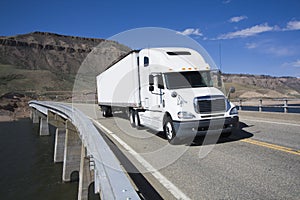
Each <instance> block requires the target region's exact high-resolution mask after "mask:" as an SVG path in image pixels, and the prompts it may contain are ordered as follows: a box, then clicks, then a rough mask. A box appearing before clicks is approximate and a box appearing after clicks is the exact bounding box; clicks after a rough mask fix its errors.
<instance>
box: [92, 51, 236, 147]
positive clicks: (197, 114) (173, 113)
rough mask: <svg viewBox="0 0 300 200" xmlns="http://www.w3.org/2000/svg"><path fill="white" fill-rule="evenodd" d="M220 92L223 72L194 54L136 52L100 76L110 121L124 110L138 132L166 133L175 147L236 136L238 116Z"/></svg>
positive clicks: (102, 101)
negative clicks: (191, 139)
mask: <svg viewBox="0 0 300 200" xmlns="http://www.w3.org/2000/svg"><path fill="white" fill-rule="evenodd" d="M215 75H216V76H215ZM220 86H222V82H221V77H220V74H219V71H218V70H212V69H211V66H210V65H209V64H208V63H207V62H206V60H205V59H204V58H203V56H201V55H200V54H199V53H198V52H197V51H195V50H192V49H189V48H171V47H168V48H148V49H142V50H133V51H131V52H129V53H128V54H126V55H125V56H123V57H122V58H120V59H118V60H117V61H115V62H114V63H113V64H112V65H110V66H109V67H107V69H106V70H105V71H104V72H103V73H101V74H100V75H98V76H97V95H98V104H99V106H100V107H101V110H102V112H103V116H104V117H111V116H112V114H113V110H114V109H115V108H116V109H122V110H124V111H126V112H127V113H128V114H129V116H128V117H129V120H130V123H131V125H132V126H133V127H140V126H145V127H148V128H151V129H154V130H156V131H163V132H164V134H165V136H166V138H167V139H168V141H169V142H171V141H173V140H174V139H175V138H179V139H181V138H186V137H194V136H196V135H204V134H214V133H222V134H224V135H227V136H229V135H230V133H231V132H232V131H233V129H235V128H236V127H237V126H238V123H239V118H238V111H237V108H236V107H235V106H234V105H233V104H232V103H231V102H229V100H228V98H227V97H226V96H225V95H224V93H223V92H222V91H221V89H220ZM230 92H234V88H231V89H230Z"/></svg>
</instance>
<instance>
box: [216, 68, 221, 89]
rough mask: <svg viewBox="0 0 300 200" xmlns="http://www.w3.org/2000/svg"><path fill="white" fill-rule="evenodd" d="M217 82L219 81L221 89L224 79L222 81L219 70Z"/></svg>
mask: <svg viewBox="0 0 300 200" xmlns="http://www.w3.org/2000/svg"><path fill="white" fill-rule="evenodd" d="M217 76H218V77H217V79H218V80H217V81H218V87H221V86H222V79H221V71H220V70H219V71H218V72H217Z"/></svg>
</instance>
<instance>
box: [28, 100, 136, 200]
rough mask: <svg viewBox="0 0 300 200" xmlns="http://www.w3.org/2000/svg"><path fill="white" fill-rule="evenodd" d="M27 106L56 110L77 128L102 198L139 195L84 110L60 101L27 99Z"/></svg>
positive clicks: (45, 113) (134, 196)
mask: <svg viewBox="0 0 300 200" xmlns="http://www.w3.org/2000/svg"><path fill="white" fill-rule="evenodd" d="M29 106H30V107H32V108H34V109H36V110H38V111H39V112H41V113H42V114H43V115H46V116H47V115H48V113H49V111H50V112H52V113H55V114H57V115H59V116H60V117H61V118H63V119H65V120H69V121H70V122H71V123H72V124H73V125H74V126H75V127H76V128H77V130H78V134H79V137H80V139H81V141H82V144H83V145H84V147H85V148H86V154H87V155H86V157H87V158H89V162H90V170H93V172H94V185H95V193H99V194H100V197H101V199H140V198H139V196H138V195H137V193H136V191H135V189H134V187H133V185H132V184H131V183H130V180H129V179H128V177H127V175H126V174H125V172H124V171H123V169H122V167H121V165H120V162H119V161H118V160H117V158H116V157H115V155H114V154H113V152H112V151H111V149H110V148H109V146H108V145H107V143H106V142H105V141H104V139H103V138H102V136H101V135H100V134H99V132H98V130H97V129H96V128H95V126H94V124H93V123H92V121H91V120H90V119H89V118H88V117H87V116H86V115H85V114H83V113H82V112H81V111H80V110H78V109H76V108H74V107H71V106H68V105H64V104H61V103H54V102H45V101H42V102H41V101H30V102H29Z"/></svg>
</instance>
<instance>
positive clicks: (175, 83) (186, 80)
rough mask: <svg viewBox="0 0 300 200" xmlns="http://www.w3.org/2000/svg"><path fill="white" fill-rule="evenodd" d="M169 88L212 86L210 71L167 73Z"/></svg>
mask: <svg viewBox="0 0 300 200" xmlns="http://www.w3.org/2000/svg"><path fill="white" fill-rule="evenodd" d="M165 81H166V86H167V88H168V89H180V88H197V87H212V86H213V84H212V80H211V76H210V71H187V72H170V73H165Z"/></svg>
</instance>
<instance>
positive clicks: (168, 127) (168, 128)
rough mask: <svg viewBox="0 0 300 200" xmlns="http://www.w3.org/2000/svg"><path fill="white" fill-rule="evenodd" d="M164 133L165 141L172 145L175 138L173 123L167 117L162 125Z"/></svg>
mask: <svg viewBox="0 0 300 200" xmlns="http://www.w3.org/2000/svg"><path fill="white" fill-rule="evenodd" d="M164 133H165V135H166V138H167V140H168V141H169V142H170V143H172V141H173V139H174V138H175V136H176V131H175V129H174V126H173V121H172V119H171V118H170V117H167V118H166V120H165V123H164Z"/></svg>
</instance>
